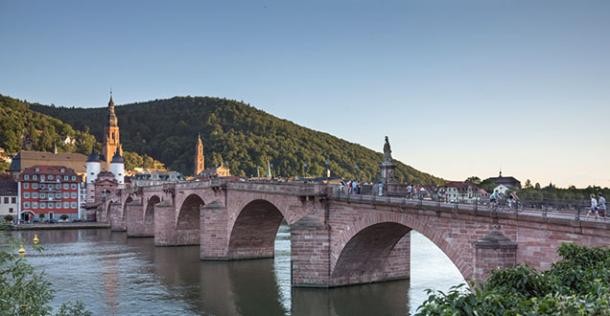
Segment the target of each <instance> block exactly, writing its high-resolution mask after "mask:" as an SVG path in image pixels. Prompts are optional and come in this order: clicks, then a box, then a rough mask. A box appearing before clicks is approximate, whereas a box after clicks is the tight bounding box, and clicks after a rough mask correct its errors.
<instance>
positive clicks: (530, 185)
mask: <svg viewBox="0 0 610 316" xmlns="http://www.w3.org/2000/svg"><path fill="white" fill-rule="evenodd" d="M523 188H524V189H531V188H532V181H531V180H530V179H527V180H525V185H524V186H523Z"/></svg>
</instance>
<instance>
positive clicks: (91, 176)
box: [86, 150, 102, 184]
mask: <svg viewBox="0 0 610 316" xmlns="http://www.w3.org/2000/svg"><path fill="white" fill-rule="evenodd" d="M86 166H87V183H88V184H89V183H94V182H95V179H97V175H98V174H99V173H100V171H102V161H101V160H100V156H99V155H98V154H97V153H96V152H95V150H91V154H90V155H89V157H88V158H87V163H86Z"/></svg>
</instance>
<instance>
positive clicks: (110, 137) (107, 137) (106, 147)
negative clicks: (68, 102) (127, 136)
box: [102, 90, 123, 167]
mask: <svg viewBox="0 0 610 316" xmlns="http://www.w3.org/2000/svg"><path fill="white" fill-rule="evenodd" d="M117 151H118V152H119V155H120V156H122V155H123V147H122V146H121V137H120V134H119V120H118V119H117V116H116V113H115V112H114V100H113V99H112V90H110V100H108V123H106V128H105V129H104V144H103V146H102V156H104V161H105V162H106V165H105V166H106V167H107V166H109V165H110V163H111V161H112V158H113V156H114V154H115V153H116V152H117Z"/></svg>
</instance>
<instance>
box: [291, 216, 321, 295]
mask: <svg viewBox="0 0 610 316" xmlns="http://www.w3.org/2000/svg"><path fill="white" fill-rule="evenodd" d="M325 213H326V210H324V209H318V210H314V211H313V212H312V213H311V214H308V215H306V216H304V217H303V218H301V219H300V220H299V221H297V222H296V223H294V224H292V225H291V226H290V235H291V236H290V251H291V263H292V267H291V269H292V273H291V279H292V286H294V287H329V286H330V285H331V282H330V272H331V270H330V227H329V226H328V224H327V222H326V214H325Z"/></svg>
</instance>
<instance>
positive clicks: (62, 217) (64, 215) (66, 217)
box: [59, 214, 69, 221]
mask: <svg viewBox="0 0 610 316" xmlns="http://www.w3.org/2000/svg"><path fill="white" fill-rule="evenodd" d="M68 217H69V216H68V215H66V214H62V215H61V216H60V217H59V219H61V220H62V221H65V220H67V219H68Z"/></svg>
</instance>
